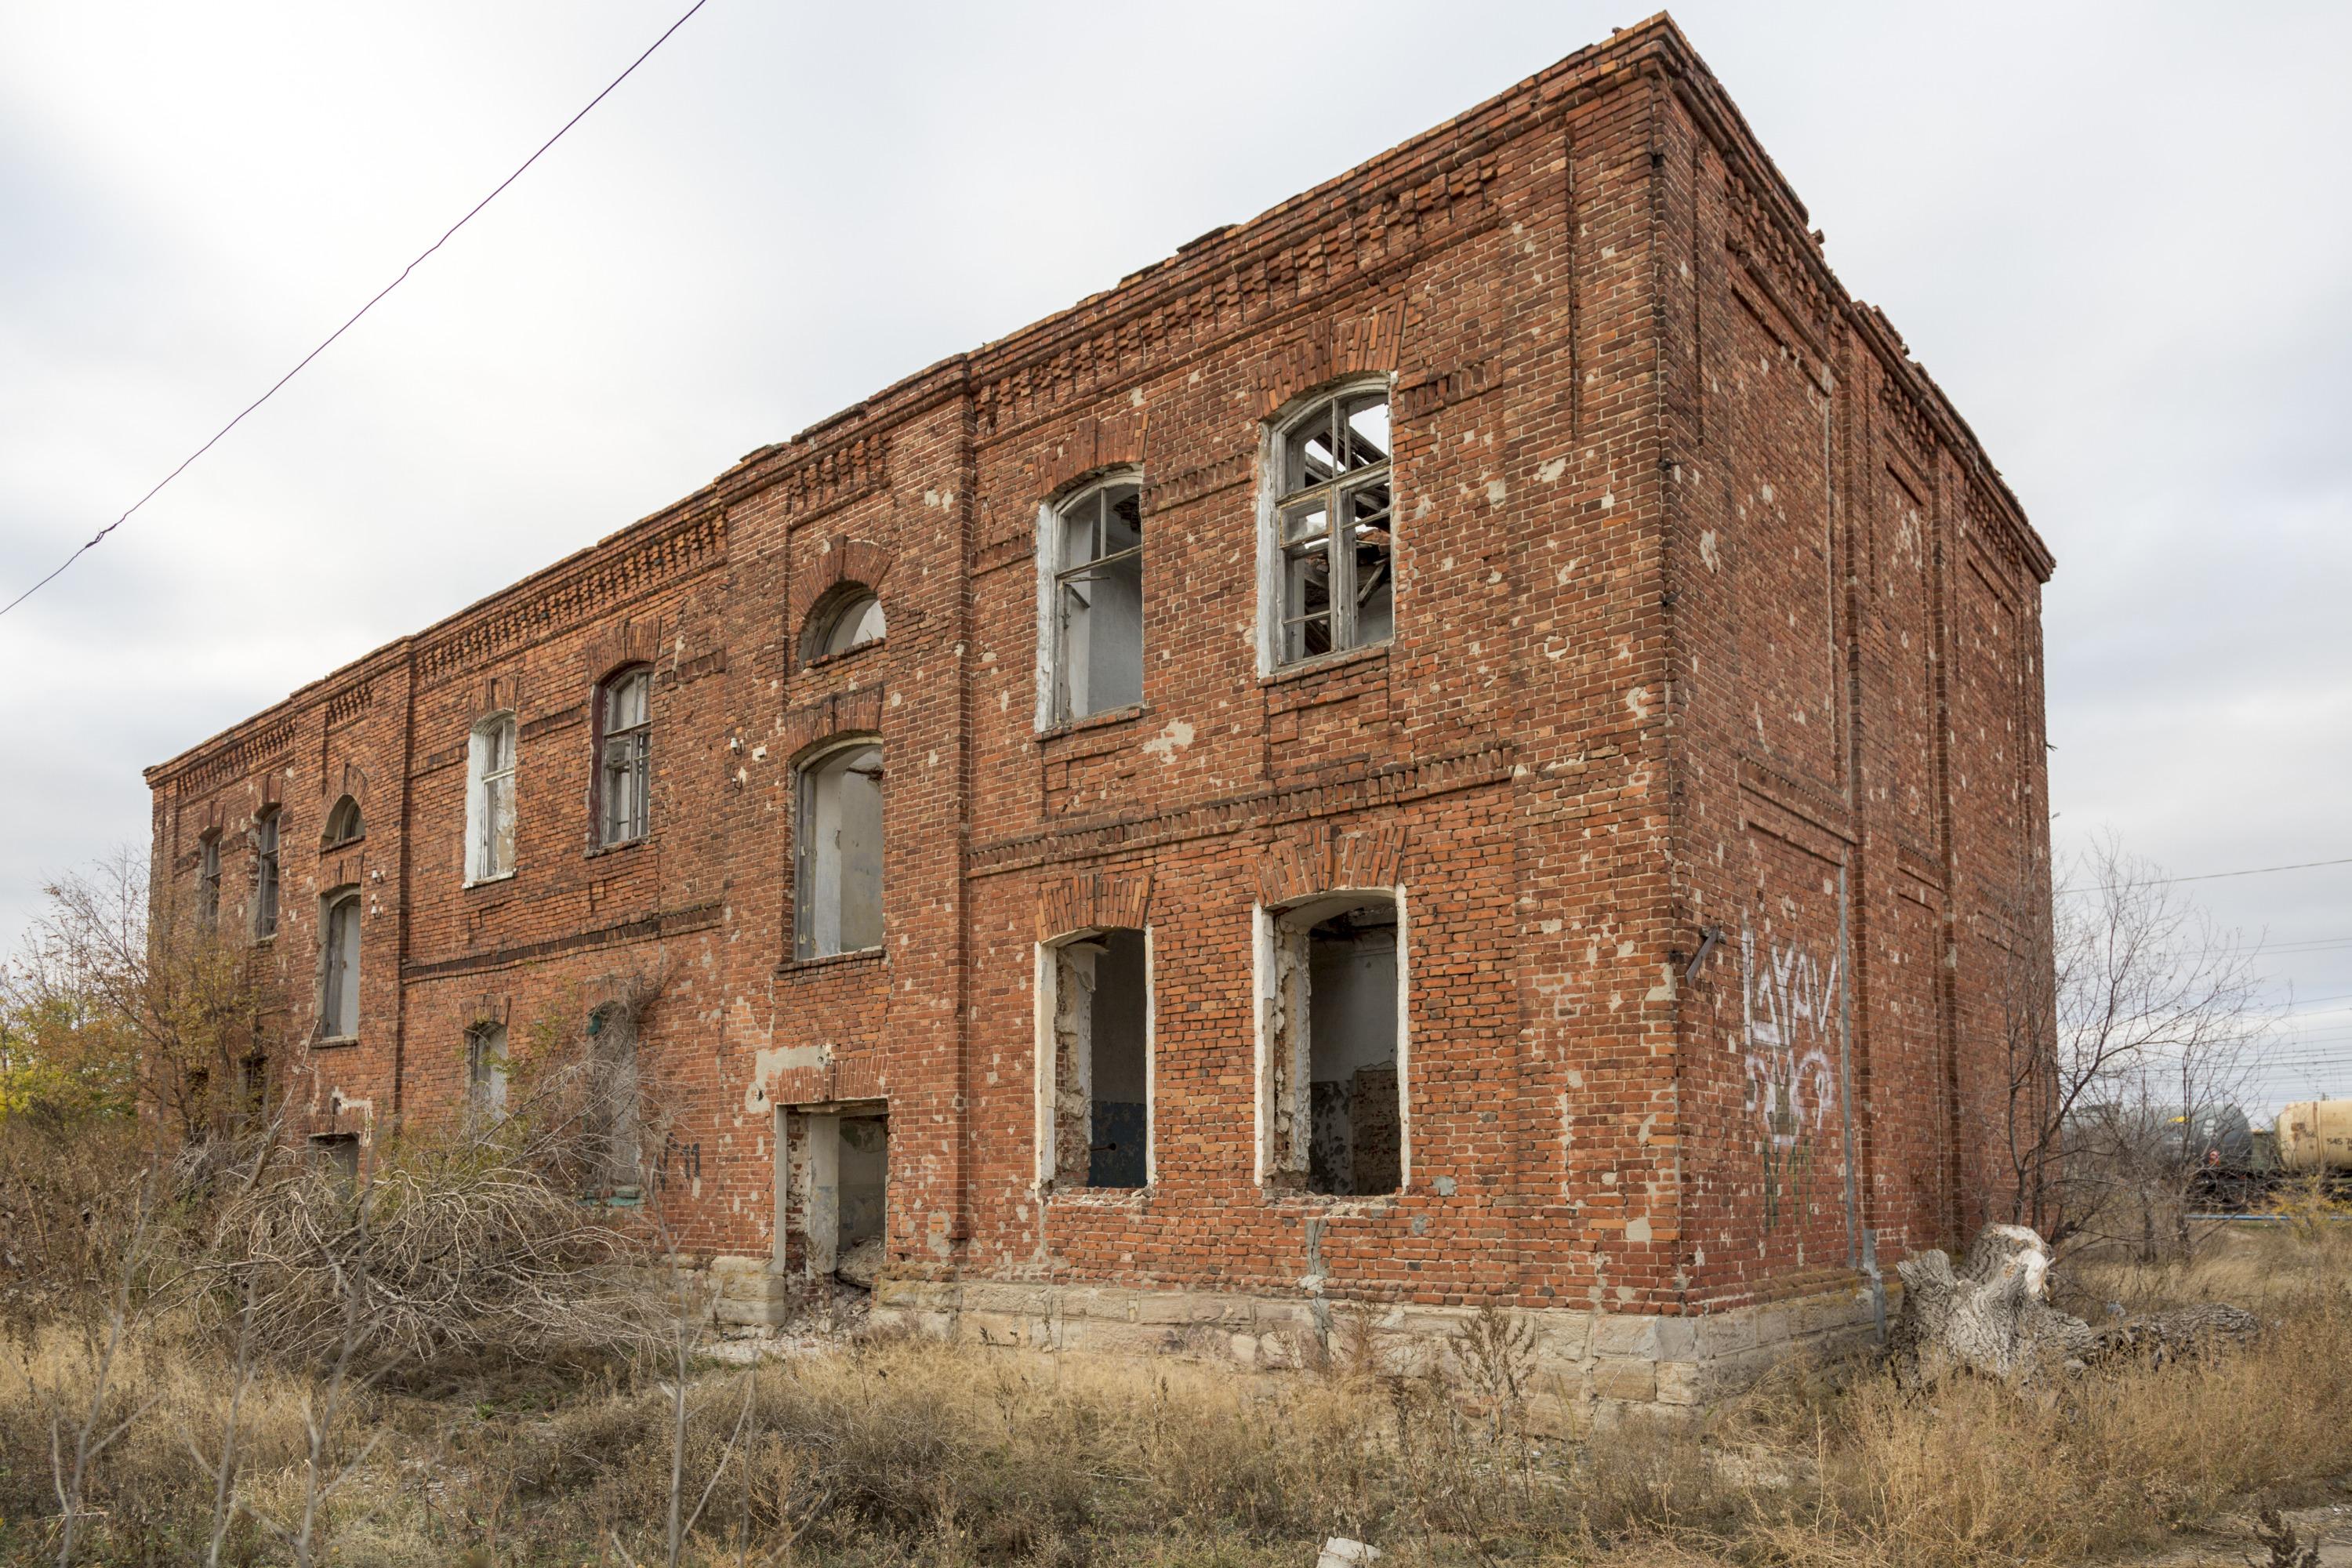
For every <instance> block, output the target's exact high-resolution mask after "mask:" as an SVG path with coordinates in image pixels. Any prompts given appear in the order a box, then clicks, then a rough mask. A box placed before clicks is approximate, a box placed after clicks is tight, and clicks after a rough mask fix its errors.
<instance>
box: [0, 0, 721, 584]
mask: <svg viewBox="0 0 2352 1568" xmlns="http://www.w3.org/2000/svg"><path fill="white" fill-rule="evenodd" d="M708 4H709V0H694V4H693V5H689V6H688V7H687V9H686V14H685V15H684V16H680V17H678V19H677V21H675V22H672V23H671V24H670V25H669V26H667V27H666V28H664V29H663V30H662V36H661V37H658V38H656V39H655V40H654V41H653V42H652V43H651V44H649V45H647V46H646V52H645V53H644V54H641V55H639V56H638V57H637V58H635V59H633V60H631V61H630V62H629V64H628V68H627V69H625V70H624V71H622V72H621V74H620V75H619V76H616V77H614V79H612V80H611V81H609V82H607V83H605V84H604V91H603V92H600V93H598V94H597V95H596V96H595V97H593V98H592V99H590V100H588V102H587V104H586V105H585V106H584V107H583V108H582V110H580V112H579V113H577V114H575V115H573V116H572V118H571V119H569V120H567V121H564V122H563V124H562V127H560V128H559V129H558V130H557V131H556V132H555V134H554V135H552V136H551V137H549V138H548V139H547V140H546V141H544V142H541V143H540V146H539V151H538V152H536V153H532V154H531V155H530V157H528V158H525V159H524V160H523V161H522V162H521V163H520V164H519V165H517V166H516V169H515V172H514V173H513V174H509V175H508V176H507V177H506V178H505V179H503V180H500V181H499V183H498V185H497V188H496V189H494V190H492V191H491V192H490V194H489V195H487V196H484V197H483V198H482V199H481V200H480V201H478V202H476V203H475V204H474V205H472V206H471V207H469V208H467V211H466V216H464V217H461V218H459V219H458V220H457V222H456V223H453V224H451V225H450V226H448V228H447V229H446V230H445V231H444V232H443V234H442V236H441V237H440V238H438V239H436V240H435V241H434V242H433V243H432V244H430V245H428V246H426V247H425V248H424V249H423V250H422V251H419V252H418V253H417V257H416V259H415V260H414V261H412V262H410V263H409V264H408V265H407V266H405V267H404V268H401V269H400V276H399V277H397V278H395V279H393V280H392V281H391V282H389V283H387V284H385V285H384V286H383V288H381V289H377V290H376V291H375V294H374V296H373V298H371V299H370V300H368V302H367V303H366V304H364V305H362V306H361V307H360V308H359V309H358V310H354V311H352V314H351V319H350V320H349V321H345V322H344V323H343V324H342V325H341V326H340V327H337V328H336V329H335V330H334V331H331V332H329V333H328V334H327V336H326V338H325V339H324V341H322V342H320V344H319V346H318V347H317V348H314V349H312V350H311V351H310V353H307V354H304V355H303V356H302V358H301V360H300V362H299V363H297V364H296V365H295V366H294V368H293V369H292V370H289V371H288V372H287V373H286V374H284V375H281V376H279V377H278V379H277V380H276V381H274V382H272V383H270V384H269V390H268V391H267V392H265V393H263V394H262V395H260V396H258V397H257V398H255V399H254V400H253V401H252V402H250V403H248V404H247V405H245V406H244V407H243V408H240V409H238V410H237V413H236V418H234V419H232V420H230V421H229V422H228V423H227V424H226V425H224V426H221V427H220V428H219V429H218V430H215V431H214V432H213V434H212V438H211V439H210V440H208V441H206V442H205V444H204V445H203V446H201V447H197V448H196V449H195V450H194V451H193V452H191V453H189V454H188V455H187V456H186V457H184V458H181V459H180V465H179V467H178V468H173V470H172V471H171V472H170V473H168V474H165V475H164V476H163V478H162V479H158V480H156V481H155V487H154V489H151V490H149V491H148V492H147V493H146V494H145V495H143V496H141V497H140V498H139V499H138V500H135V501H132V502H131V505H130V506H129V507H128V508H127V509H125V510H124V511H123V513H122V515H121V517H118V518H116V519H115V520H114V521H112V522H110V523H108V524H107V525H106V526H105V527H104V528H101V529H100V530H99V531H97V532H96V533H93V534H91V535H90V536H89V538H88V539H86V540H84V541H83V542H81V544H80V546H79V548H77V549H76V550H75V551H74V552H73V553H72V554H70V555H68V556H67V557H66V558H65V560H64V561H62V562H60V563H58V566H57V568H56V570H54V571H52V572H51V573H50V574H48V575H47V576H46V577H44V578H42V579H41V580H40V581H39V582H37V583H36V584H33V585H32V586H31V587H29V588H27V589H26V590H25V591H24V592H23V593H21V594H19V595H16V597H15V598H13V599H11V600H9V601H8V602H7V604H5V605H0V616H5V615H6V614H7V613H8V612H9V611H11V610H13V609H15V608H16V606H17V605H21V604H23V603H24V602H25V601H26V600H27V599H29V598H31V597H32V596H33V595H36V594H37V593H39V592H40V591H41V590H42V589H44V588H46V587H47V586H48V585H49V584H51V583H54V582H56V581H57V580H58V578H59V577H60V576H62V575H64V574H65V571H66V568H67V567H68V566H71V565H72V564H73V563H75V562H77V561H79V560H80V559H81V558H82V557H83V556H84V555H85V554H87V553H89V551H91V550H92V549H94V548H96V547H97V545H98V544H99V543H100V542H102V541H103V540H104V539H105V538H106V536H107V535H108V534H110V533H112V532H113V531H115V530H116V529H118V528H121V526H122V525H123V524H124V523H126V522H128V521H131V513H132V512H134V511H137V510H139V509H140V508H141V507H142V506H145V505H146V504H147V503H148V502H149V501H151V500H154V499H155V498H156V496H158V495H159V494H161V493H162V492H163V487H164V486H165V485H168V484H170V483H171V482H172V481H173V479H178V478H179V477H180V475H181V474H182V473H183V472H184V471H185V469H186V468H187V467H188V465H189V464H191V463H193V462H194V461H195V460H196V459H197V458H201V457H203V456H204V455H205V453H206V452H209V451H211V450H212V449H213V447H215V445H216V444H217V443H218V442H219V441H220V438H221V437H224V436H226V435H227V434H228V433H229V432H230V431H232V430H234V429H236V427H237V426H238V425H239V424H241V423H243V421H244V419H245V416H247V415H248V414H250V413H252V412H253V411H254V410H255V409H257V408H258V407H260V406H261V405H263V404H265V403H267V402H268V401H269V400H270V399H271V398H272V397H275V396H276V395H278V388H279V387H282V386H284V385H285V384H287V383H288V382H289V381H291V380H293V379H294V378H295V377H296V376H298V375H299V374H302V370H303V367H304V366H306V365H308V364H309V363H310V362H311V361H312V360H314V359H317V358H318V357H319V356H320V354H322V353H326V352H327V349H328V347H329V346H330V345H331V344H332V343H333V342H334V341H335V340H336V339H337V338H340V337H341V336H342V335H343V334H344V333H345V332H348V331H351V330H352V328H353V327H354V326H356V325H358V324H359V319H360V318H361V317H362V316H364V315H366V314H367V313H368V312H369V311H370V310H374V309H375V307H376V305H377V303H378V302H379V301H380V300H383V297H384V296H385V295H386V294H389V293H391V292H392V291H393V290H394V289H397V288H399V287H400V286H401V285H402V284H403V283H404V282H406V281H407V280H408V275H409V274H410V273H412V272H414V271H415V270H416V269H417V268H418V267H420V266H422V265H423V264H424V262H425V258H427V257H429V256H431V255H432V254H433V253H434V252H435V251H436V250H438V249H440V248H441V247H443V246H444V245H446V244H447V243H449V238H450V237H451V236H452V235H454V234H456V233H457V231H458V230H459V229H461V228H463V227H465V226H467V224H468V223H471V222H472V221H473V219H474V216H475V214H477V213H478V212H480V211H481V210H482V209H483V208H484V207H486V206H488V205H490V204H491V203H492V202H494V201H496V200H497V199H498V198H499V193H500V192H503V191H504V190H505V189H506V188H507V187H508V186H509V185H511V184H514V183H515V182H516V181H517V180H519V179H520V178H522V176H523V172H524V171H525V170H527V169H529V168H530V166H531V165H532V164H533V163H538V162H539V160H540V158H541V156H542V155H543V154H544V153H546V152H547V150H548V149H549V148H551V147H552V146H554V145H555V144H556V143H557V142H561V141H562V140H563V135H564V132H567V131H570V130H571V129H572V127H573V126H575V125H577V124H579V123H580V122H581V121H583V120H585V119H586V118H587V117H588V110H592V109H593V108H595V107H596V106H597V105H598V104H600V103H602V102H604V100H605V99H606V98H607V97H609V96H611V94H612V91H613V89H614V88H616V87H618V86H620V85H621V84H622V83H623V82H625V81H626V80H628V79H629V73H630V72H631V71H634V70H635V69H636V68H638V67H639V66H641V65H643V64H645V63H646V61H647V60H648V59H651V58H653V52H654V50H656V49H658V48H660V47H662V46H663V45H664V44H666V43H667V42H668V41H669V36H670V34H672V33H675V32H677V30H678V29H679V28H680V27H683V26H686V24H687V23H688V21H689V20H691V19H692V17H693V16H694V14H695V13H696V12H697V11H699V10H701V9H702V8H703V6H704V5H708Z"/></svg>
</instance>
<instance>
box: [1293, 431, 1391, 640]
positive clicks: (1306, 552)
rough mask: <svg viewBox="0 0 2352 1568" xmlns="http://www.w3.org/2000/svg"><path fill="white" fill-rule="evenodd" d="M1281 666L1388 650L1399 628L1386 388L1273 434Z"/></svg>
mask: <svg viewBox="0 0 2352 1568" xmlns="http://www.w3.org/2000/svg"><path fill="white" fill-rule="evenodd" d="M1273 457H1274V463H1275V468H1276V479H1275V486H1274V490H1275V497H1276V499H1275V503H1274V513H1273V517H1272V519H1271V520H1270V521H1271V522H1272V526H1273V539H1272V541H1271V543H1272V545H1273V548H1274V550H1275V551H1276V552H1278V554H1277V560H1276V594H1277V595H1279V603H1278V604H1277V605H1276V613H1275V614H1274V616H1272V617H1270V618H1271V621H1272V626H1271V628H1270V629H1271V631H1272V633H1273V637H1272V642H1273V648H1272V652H1273V656H1274V657H1273V658H1272V659H1271V660H1270V662H1271V663H1272V664H1275V665H1284V664H1295V663H1297V662H1298V661H1299V660H1301V659H1308V658H1316V657H1318V656H1319V655H1322V654H1327V653H1337V652H1339V651H1340V650H1342V649H1345V648H1352V647H1370V646H1371V645H1372V644H1374V643H1379V642H1385V641H1387V640H1388V638H1389V637H1390V635H1391V633H1392V632H1394V630H1395V629H1396V612H1395V604H1394V597H1393V586H1394V570H1395V546H1394V538H1393V535H1392V532H1391V521H1392V508H1391V490H1390V483H1389V395H1388V390H1387V388H1386V387H1384V386H1372V387H1362V388H1358V389H1355V390H1352V391H1342V392H1340V393H1339V394H1337V395H1333V396H1330V397H1326V398H1322V399H1320V400H1318V401H1317V402H1316V403H1315V404H1313V405H1311V406H1309V407H1308V408H1307V409H1306V410H1305V411H1304V412H1302V413H1299V414H1297V415H1295V416H1292V417H1291V418H1290V419H1288V420H1286V421H1285V422H1284V423H1283V424H1282V425H1281V426H1279V427H1277V429H1276V432H1275V439H1274V442H1273Z"/></svg>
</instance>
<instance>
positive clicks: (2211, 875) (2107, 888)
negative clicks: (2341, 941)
mask: <svg viewBox="0 0 2352 1568" xmlns="http://www.w3.org/2000/svg"><path fill="white" fill-rule="evenodd" d="M2318 866H2352V856H2347V857H2346V858H2344V859H2341V860H2298V861H2296V862H2295V863H2294V865H2292V866H2250V867H2248V868H2246V869H2244V870H2242V871H2207V872H2205V873H2203V874H2202V875H2200V876H2196V877H2137V878H2134V879H2132V880H2130V881H2128V882H2109V883H2106V884H2105V885H2104V886H2101V887H2095V888H2055V889H2052V891H2053V893H2112V892H2114V891H2115V890H2116V889H2118V888H2153V887H2169V886H2171V885H2172V884H2173V883H2175V882H2219V881H2221V880H2222V879H2225V878H2229V877H2267V876H2269V875H2270V874H2271V873H2272V872H2273V871H2308V870H2311V869H2312V868H2315V867H2318Z"/></svg>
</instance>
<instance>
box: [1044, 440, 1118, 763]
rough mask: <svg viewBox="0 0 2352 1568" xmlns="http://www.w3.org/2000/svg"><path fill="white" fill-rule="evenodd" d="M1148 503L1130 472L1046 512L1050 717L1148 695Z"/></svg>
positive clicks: (1059, 719)
mask: <svg viewBox="0 0 2352 1568" xmlns="http://www.w3.org/2000/svg"><path fill="white" fill-rule="evenodd" d="M1142 506H1143V490H1142V487H1141V486H1140V485H1139V484H1138V483H1137V482H1136V481H1135V480H1134V479H1131V478H1123V479H1108V480H1105V481H1104V482H1102V483H1100V484H1097V485H1094V486H1092V487H1090V488H1088V489H1084V490H1081V491H1080V492H1078V494H1076V496H1073V497H1071V498H1070V499H1069V500H1066V501H1064V502H1063V503H1062V504H1061V505H1060V506H1058V507H1055V508H1052V509H1050V510H1049V511H1048V512H1047V514H1046V517H1045V530H1044V538H1043V540H1042V543H1043V544H1044V546H1045V548H1044V550H1043V552H1041V553H1042V557H1043V561H1044V563H1045V571H1046V576H1047V578H1048V583H1047V589H1046V592H1047V595H1048V603H1047V605H1045V621H1044V626H1045V636H1046V639H1047V646H1046V648H1045V666H1046V670H1047V679H1048V683H1049V685H1050V688H1051V700H1050V703H1049V704H1048V709H1047V718H1048V720H1049V721H1050V722H1054V723H1067V722H1068V721H1071V720H1074V719H1083V718H1086V717H1087V715H1089V714H1093V713H1104V712H1108V711H1110V710H1114V709H1118V708H1125V707H1129V706H1131V705H1133V704H1135V703H1138V702H1140V701H1142V700H1143V511H1142Z"/></svg>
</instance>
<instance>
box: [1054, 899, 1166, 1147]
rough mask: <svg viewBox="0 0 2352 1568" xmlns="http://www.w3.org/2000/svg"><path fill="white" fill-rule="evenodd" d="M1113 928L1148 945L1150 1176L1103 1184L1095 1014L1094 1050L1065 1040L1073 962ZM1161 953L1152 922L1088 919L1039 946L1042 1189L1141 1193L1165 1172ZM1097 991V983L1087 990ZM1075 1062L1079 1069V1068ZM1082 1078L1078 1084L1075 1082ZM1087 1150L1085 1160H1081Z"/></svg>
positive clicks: (1146, 1135)
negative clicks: (1099, 1179) (1098, 1178)
mask: <svg viewBox="0 0 2352 1568" xmlns="http://www.w3.org/2000/svg"><path fill="white" fill-rule="evenodd" d="M1112 931H1133V932H1134V933H1135V934H1136V935H1137V936H1139V937H1140V938H1141V939H1142V944H1143V1180H1142V1182H1141V1183H1140V1184H1134V1185H1129V1184H1097V1183H1096V1182H1095V1181H1094V1180H1093V1171H1092V1167H1093V1158H1092V1156H1093V1152H1094V1139H1095V1135H1096V1131H1097V1130H1096V1128H1095V1126H1094V1096H1093V1094H1092V1092H1091V1091H1092V1088H1093V1068H1094V1062H1093V1056H1092V1047H1093V1040H1092V1037H1091V1031H1092V1020H1091V1018H1089V1019H1088V1020H1087V1031H1088V1035H1087V1042H1086V1043H1087V1055H1086V1056H1085V1057H1084V1058H1076V1057H1075V1056H1074V1055H1073V1053H1071V1052H1070V1051H1068V1050H1067V1049H1066V1046H1067V1043H1068V1042H1067V1041H1066V1037H1065V1036H1066V1027H1065V1019H1064V1011H1065V1007H1066V1005H1067V1004H1068V1003H1070V1002H1071V1001H1072V1000H1073V996H1072V992H1071V986H1072V982H1073V978H1074V977H1073V975H1072V973H1071V969H1072V961H1073V959H1074V957H1075V956H1076V955H1077V953H1078V952H1080V951H1081V950H1084V949H1086V948H1087V947H1090V946H1091V947H1097V948H1099V947H1100V946H1101V945H1102V943H1103V939H1104V938H1106V937H1108V935H1109V934H1110V933H1111V932H1112ZM1158 967H1159V965H1158V954H1157V952H1155V950H1154V946H1153V939H1152V929H1151V927H1150V926H1148V925H1147V926H1127V927H1119V926H1089V927H1086V928H1084V929H1082V930H1078V931H1067V932H1065V933H1064V934H1062V935H1060V936H1057V937H1055V938H1054V939H1052V940H1051V941H1049V942H1039V943H1038V944H1037V946H1036V954H1035V969H1036V973H1035V985H1034V995H1035V997H1036V1033H1035V1044H1034V1055H1033V1062H1034V1078H1035V1092H1036V1128H1035V1131H1036V1152H1037V1174H1036V1184H1037V1187H1038V1189H1039V1190H1040V1191H1041V1192H1044V1191H1053V1192H1070V1191H1091V1192H1103V1193H1129V1192H1142V1191H1145V1190H1147V1189H1149V1188H1150V1186H1151V1185H1152V1184H1154V1183H1155V1182H1156V1181H1157V1180H1158V1179H1159V1165H1158V1160H1159V1139H1158V1136H1157V1128H1156V1125H1155V1124H1156V1122H1157V1121H1158V1110H1159V1103H1158V1102H1159V1089H1160V1083H1159V1034H1160V1009H1159V998H1158V992H1159V986H1158V982H1157V972H1158ZM1092 994H1093V991H1092V986H1091V984H1089V985H1088V990H1087V995H1088V997H1089V999H1091V997H1092ZM1072 1069H1076V1070H1072ZM1071 1079H1076V1080H1077V1081H1076V1082H1075V1083H1074V1082H1072V1081H1071ZM1082 1157H1083V1159H1082Z"/></svg>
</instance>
